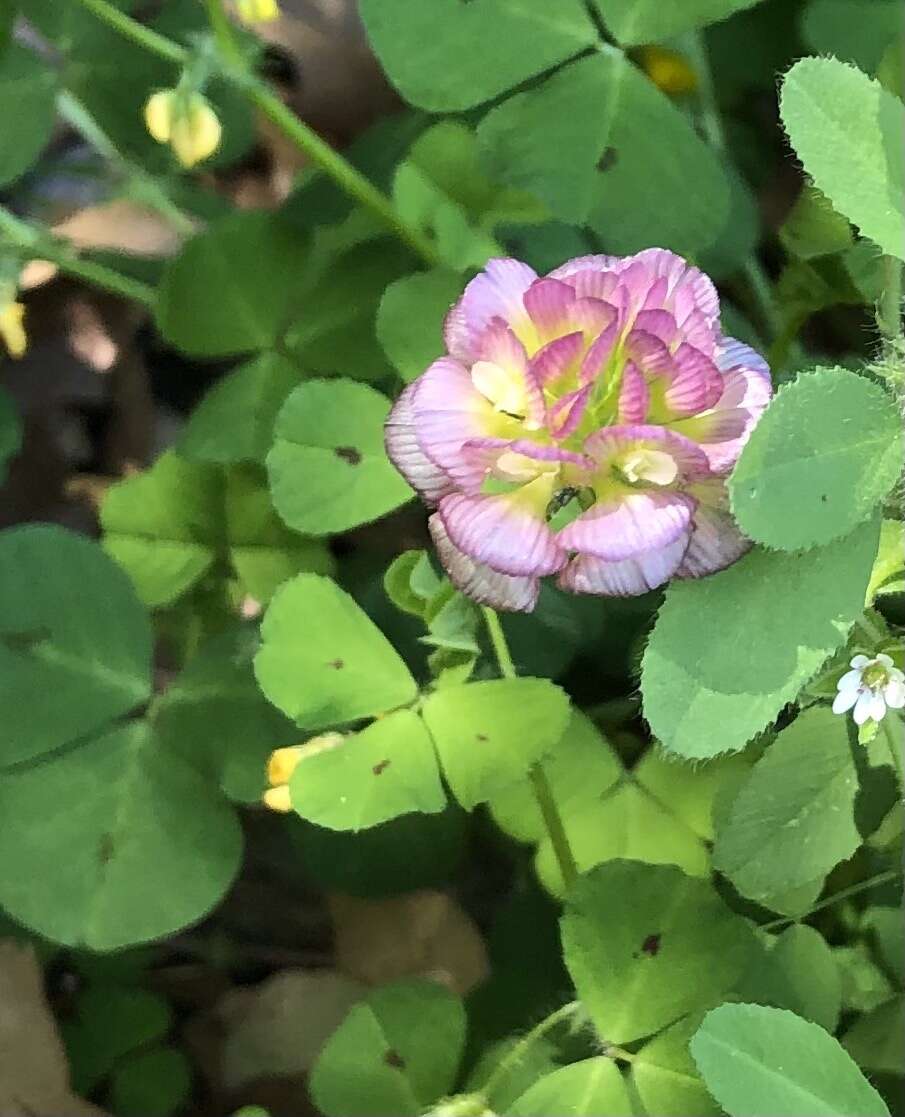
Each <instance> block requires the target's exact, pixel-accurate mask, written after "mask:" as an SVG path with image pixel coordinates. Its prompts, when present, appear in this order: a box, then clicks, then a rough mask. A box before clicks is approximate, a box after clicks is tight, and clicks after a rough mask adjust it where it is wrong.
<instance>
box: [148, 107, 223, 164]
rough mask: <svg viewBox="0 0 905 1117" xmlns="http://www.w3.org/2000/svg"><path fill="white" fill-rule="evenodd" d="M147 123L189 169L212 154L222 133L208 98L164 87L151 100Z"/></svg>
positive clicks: (160, 141)
mask: <svg viewBox="0 0 905 1117" xmlns="http://www.w3.org/2000/svg"><path fill="white" fill-rule="evenodd" d="M145 125H146V126H147V129H148V131H149V132H150V133H151V135H152V136H153V137H154V139H155V140H157V142H158V143H161V144H169V145H170V147H171V148H172V149H173V152H174V154H175V156H176V158H177V159H178V160H179V162H180V163H181V164H182V166H183V167H186V168H188V167H194V166H195V164H196V163H201V162H203V160H205V159H207V158H208V157H209V156H211V155H213V154H214V152H215V151H216V150H217V148H218V147H219V146H220V138H221V136H222V134H223V129H222V128H221V125H220V121H219V119H218V117H217V114H216V113H215V112H214V110H213V109H212V108H211V106H210V104H209V103H208V101H207V99H206V98H204V97H202V95H201V94H200V93H184V92H182V91H180V90H178V89H162V90H160V92H158V93H155V94H154V95H153V96H152V97H150V98H149V99H148V102H147V104H146V105H145Z"/></svg>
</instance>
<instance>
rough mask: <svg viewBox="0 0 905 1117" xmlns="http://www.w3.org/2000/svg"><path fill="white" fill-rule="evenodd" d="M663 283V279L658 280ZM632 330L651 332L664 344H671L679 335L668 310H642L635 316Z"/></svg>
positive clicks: (674, 321)
mask: <svg viewBox="0 0 905 1117" xmlns="http://www.w3.org/2000/svg"><path fill="white" fill-rule="evenodd" d="M658 282H662V283H665V280H658ZM632 330H633V331H634V330H641V331H643V332H644V333H646V334H653V336H654V337H656V338H659V340H660V341H662V342H663V344H664V345H667V346H668V345H672V343H673V342H674V341H675V340H676V338H677V337H678V336H679V330H678V327H677V326H676V320H675V318H673V316H672V315H671V314H670V313H669V311H668V310H642V311H639V313H638V314H637V315H636V316H635V321H634V323H633V324H632Z"/></svg>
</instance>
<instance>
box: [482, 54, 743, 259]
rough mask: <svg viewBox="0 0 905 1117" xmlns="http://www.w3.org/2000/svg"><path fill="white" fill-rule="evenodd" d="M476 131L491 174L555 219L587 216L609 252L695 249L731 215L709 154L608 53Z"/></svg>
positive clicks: (638, 77) (502, 110) (519, 100)
mask: <svg viewBox="0 0 905 1117" xmlns="http://www.w3.org/2000/svg"><path fill="white" fill-rule="evenodd" d="M589 104H596V105H600V106H602V108H601V111H597V112H589V111H588V105H589ZM478 138H479V141H480V143H481V147H482V151H483V154H484V160H485V164H486V166H487V168H488V171H489V172H490V174H491V175H492V176H494V177H499V178H501V179H503V180H504V181H506V182H508V183H510V184H511V185H513V186H517V187H520V188H523V189H528V190H531V191H533V192H534V193H536V194H537V196H538V197H540V198H541V199H542V200H543V201H544V202H546V203H547V205H548V206H549V207H550V209H551V211H552V212H553V214H554V215H555V216H557V217H560V218H562V219H563V220H566V221H572V222H588V223H589V224H590V225H591V227H592V228H593V229H594V230H595V232H597V234H598V235H599V236H600V237H601V239H602V242H603V244H604V245H605V247H606V249H607V250H608V251H611V252H616V253H631V252H637V251H638V250H640V249H642V248H646V247H648V246H649V245H651V244H659V245H663V246H664V247H667V248H673V249H675V251H677V252H685V253H697V252H699V251H700V250H701V249H702V248H704V247H706V246H707V245H709V244H711V243H712V242H713V241H714V240H715V239H716V238H717V236H718V235H719V234H720V233H721V231H722V229H723V227H724V225H725V223H726V219H727V217H728V214H729V194H730V188H729V181H728V179H727V177H726V174H725V172H724V170H723V168H722V166H721V165H720V162H719V160H718V159H717V157H716V156H715V155H714V153H713V151H712V150H711V149H710V148H709V147H708V146H707V145H706V144H705V143H704V142H703V141H702V140H701V139H700V137H699V136H698V135H697V133H696V132H695V130H694V128H693V127H692V126H691V124H690V123H689V121H688V120H687V118H686V117H685V116H684V115H683V114H682V113H681V112H680V111H679V110H678V109H677V108H676V107H675V106H674V105H673V104H672V103H671V102H670V100H669V98H668V97H666V95H665V94H663V93H661V92H660V90H659V89H657V87H656V86H655V85H653V83H652V82H650V81H649V80H648V79H647V78H646V77H645V75H644V74H643V73H642V72H641V71H640V70H638V69H637V68H636V67H635V66H633V65H632V64H631V63H630V62H629V61H628V60H627V59H626V58H625V56H624V55H622V54H621V53H620V52H618V51H615V50H611V49H602V50H601V51H600V52H598V53H597V54H594V55H592V56H590V57H588V58H585V59H581V60H580V61H578V62H574V63H572V64H571V65H569V66H566V67H564V68H563V69H562V70H559V71H558V72H557V73H555V74H554V75H552V76H551V77H550V78H548V79H547V80H546V81H545V82H544V83H543V84H541V85H539V86H537V87H536V88H534V89H531V90H529V91H527V92H525V93H520V94H517V95H516V96H515V97H512V98H510V99H509V100H508V101H506V102H504V103H503V104H502V105H500V106H499V107H498V108H495V109H493V110H491V112H490V113H488V115H487V116H486V117H485V119H484V120H483V121H482V123H481V125H480V127H479V129H478ZM602 157H603V159H602ZM564 167H566V168H568V169H569V173H568V174H564V173H563V168H564ZM601 168H602V169H601ZM680 192H681V194H682V198H683V204H682V205H681V206H676V205H674V204H673V202H674V200H675V197H676V195H677V194H678V193H680Z"/></svg>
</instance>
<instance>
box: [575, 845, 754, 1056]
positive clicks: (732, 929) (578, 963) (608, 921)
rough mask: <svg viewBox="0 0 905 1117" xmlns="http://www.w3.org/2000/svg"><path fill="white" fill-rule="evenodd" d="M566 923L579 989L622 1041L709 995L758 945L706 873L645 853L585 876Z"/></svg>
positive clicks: (606, 1037) (708, 1000)
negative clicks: (649, 860) (648, 859)
mask: <svg viewBox="0 0 905 1117" xmlns="http://www.w3.org/2000/svg"><path fill="white" fill-rule="evenodd" d="M561 929H562V941H563V952H564V956H565V962H566V966H567V967H568V970H569V973H570V974H571V975H572V980H573V981H574V983H575V989H576V991H577V992H578V995H579V997H580V998H581V1000H582V1002H583V1004H584V1006H585V1007H586V1008H587V1010H588V1012H589V1013H590V1016H591V1020H592V1021H593V1023H594V1026H595V1028H596V1029H597V1033H598V1035H599V1036H600V1038H601V1039H602V1040H603V1041H605V1042H610V1043H618V1044H624V1043H631V1042H632V1041H633V1040H636V1039H641V1038H642V1037H643V1036H648V1035H651V1034H652V1033H654V1032H656V1031H658V1030H659V1029H661V1028H662V1027H664V1026H665V1025H666V1024H669V1023H671V1022H672V1021H673V1020H676V1019H677V1018H678V1017H680V1016H683V1015H685V1014H686V1013H688V1012H693V1011H695V1010H696V1009H702V1008H706V1007H707V1006H708V1005H711V1004H713V1003H714V1002H715V1001H717V1000H718V999H719V998H720V996H721V995H723V994H724V993H726V992H727V991H728V990H729V989H731V988H732V987H733V985H734V984H735V982H736V981H737V980H738V978H739V976H740V975H741V973H742V972H743V971H744V969H745V968H746V966H747V964H748V961H749V959H750V957H751V953H752V950H753V945H754V943H753V939H752V936H751V931H750V930H749V929H748V924H747V922H746V921H745V920H744V919H742V918H741V916H738V915H735V914H734V913H733V912H731V911H730V910H729V908H727V907H726V905H725V904H724V903H723V901H722V900H721V899H720V898H719V896H717V894H716V892H715V891H714V890H713V888H712V887H711V885H710V884H709V882H708V881H705V880H698V879H696V878H694V877H689V876H686V875H685V874H684V873H683V872H682V871H681V870H680V869H678V868H676V867H675V866H672V865H648V864H645V863H644V862H641V861H609V862H607V863H606V864H604V865H598V866H597V868H596V869H592V870H591V871H590V872H589V873H586V874H585V875H583V876H581V877H579V879H578V881H577V883H576V884H575V886H574V888H573V889H572V890H571V891H570V893H569V894H568V896H567V897H566V906H565V912H564V914H563V917H562V921H561ZM705 929H706V930H705Z"/></svg>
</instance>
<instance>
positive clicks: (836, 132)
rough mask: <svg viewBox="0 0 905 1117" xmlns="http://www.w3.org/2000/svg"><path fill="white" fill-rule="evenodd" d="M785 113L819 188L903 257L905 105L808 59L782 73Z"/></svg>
mask: <svg viewBox="0 0 905 1117" xmlns="http://www.w3.org/2000/svg"><path fill="white" fill-rule="evenodd" d="M780 111H781V114H782V121H783V124H784V125H785V128H786V131H787V132H788V134H789V139H790V141H791V143H792V146H793V147H794V148H795V151H796V153H797V155H798V157H799V159H800V160H801V162H802V163H803V165H804V169H805V171H806V172H807V173H808V174H809V175H810V176H811V178H812V179H813V180H814V184H815V185H816V186H817V188H818V189H819V190H821V191H822V192H823V193H824V194H825V195H826V196H827V197H828V198H829V200H830V202H832V204H833V206H834V208H835V209H837V210H838V211H839V212H840V213H843V214H845V216H846V217H847V218H848V219H849V220H850V221H851V222H852V224H854V225H857V226H858V228H859V229H860V230H861V232H862V234H863V235H864V236H866V237H870V239H871V240H872V241H874V242H875V243H876V244H878V245H879V246H880V248H882V250H883V251H884V252H885V253H887V254H888V255H890V256H897V257H898V258H899V259H905V106H903V104H902V102H901V101H900V100H899V99H898V98H897V97H894V96H893V95H892V94H891V93H889V92H887V90H885V89H883V88H882V87H881V86H880V84H879V82H877V81H872V80H871V79H870V78H868V77H867V75H866V74H863V73H862V72H861V71H860V70H858V69H856V68H855V67H854V66H849V65H847V64H846V63H844V62H839V61H837V60H836V59H835V58H804V59H802V60H801V61H799V62H796V63H795V65H794V66H793V67H792V69H791V70H790V71H789V72H788V73H787V74H786V76H785V79H784V81H783V85H782V95H781V99H780ZM843 150H844V151H845V152H846V158H845V159H839V157H838V153H839V152H840V151H843Z"/></svg>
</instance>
